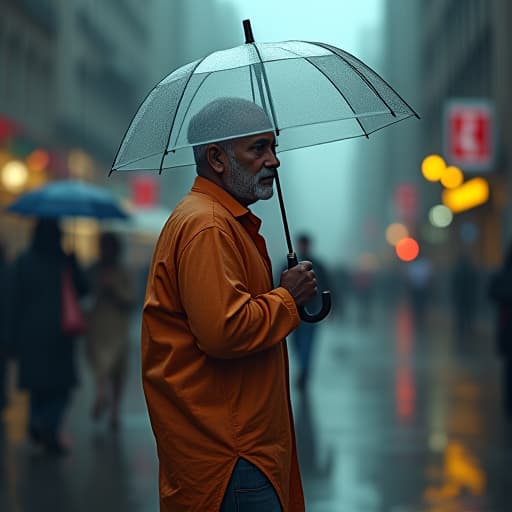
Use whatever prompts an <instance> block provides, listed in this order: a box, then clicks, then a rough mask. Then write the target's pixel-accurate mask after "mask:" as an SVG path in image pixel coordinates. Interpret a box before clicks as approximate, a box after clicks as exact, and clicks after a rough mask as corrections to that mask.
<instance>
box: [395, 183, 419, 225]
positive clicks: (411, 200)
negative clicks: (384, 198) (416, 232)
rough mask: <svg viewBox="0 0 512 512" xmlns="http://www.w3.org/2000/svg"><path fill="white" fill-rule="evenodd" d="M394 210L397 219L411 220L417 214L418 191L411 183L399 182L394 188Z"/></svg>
mask: <svg viewBox="0 0 512 512" xmlns="http://www.w3.org/2000/svg"><path fill="white" fill-rule="evenodd" d="M394 200H395V211H396V215H397V216H398V218H399V219H401V220H404V221H411V220H414V219H415V218H416V215H417V214H418V193H417V190H416V186H415V185H414V184H412V183H401V184H400V185H398V186H397V187H396V188H395V197H394Z"/></svg>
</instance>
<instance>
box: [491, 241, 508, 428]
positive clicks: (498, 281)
mask: <svg viewBox="0 0 512 512" xmlns="http://www.w3.org/2000/svg"><path fill="white" fill-rule="evenodd" d="M489 298H490V299H491V300H492V301H493V302H494V303H495V304H496V306H497V315H496V340H497V345H498V347H497V348H498V352H499V354H500V356H501V357H502V358H503V380H502V389H503V401H504V403H503V405H504V409H505V414H506V416H507V418H508V419H509V420H512V244H511V245H510V246H509V248H508V249H507V253H506V256H505V261H504V263H503V266H502V268H501V269H500V270H499V271H498V272H497V273H495V274H494V275H493V276H492V277H491V280H490V284H489Z"/></svg>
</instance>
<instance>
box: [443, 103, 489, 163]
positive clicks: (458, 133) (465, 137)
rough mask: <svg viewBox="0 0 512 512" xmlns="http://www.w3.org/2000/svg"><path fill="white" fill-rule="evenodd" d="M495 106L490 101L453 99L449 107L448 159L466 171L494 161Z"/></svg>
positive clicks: (447, 124)
mask: <svg viewBox="0 0 512 512" xmlns="http://www.w3.org/2000/svg"><path fill="white" fill-rule="evenodd" d="M493 121H494V120H493V108H492V105H491V103H490V102H488V101H477V100H460V101H450V103H449V104H448V107H447V110H446V128H445V129H446V137H445V138H446V141H445V144H446V160H447V161H448V163H449V164H450V165H456V166H458V167H460V168H461V169H462V170H463V171H486V170H489V169H490V168H491V166H492V164H493V159H494V134H493Z"/></svg>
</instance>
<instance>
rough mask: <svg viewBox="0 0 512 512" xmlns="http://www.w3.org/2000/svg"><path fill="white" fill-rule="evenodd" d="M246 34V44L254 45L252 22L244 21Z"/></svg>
mask: <svg viewBox="0 0 512 512" xmlns="http://www.w3.org/2000/svg"><path fill="white" fill-rule="evenodd" d="M242 23H243V26H244V34H245V44H250V43H254V36H253V34H252V27H251V20H244V21H243V22H242Z"/></svg>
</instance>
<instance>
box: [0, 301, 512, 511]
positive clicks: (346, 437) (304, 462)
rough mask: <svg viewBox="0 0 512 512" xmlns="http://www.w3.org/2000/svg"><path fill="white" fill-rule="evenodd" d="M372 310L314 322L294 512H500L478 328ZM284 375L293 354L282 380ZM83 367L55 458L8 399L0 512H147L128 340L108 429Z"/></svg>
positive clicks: (153, 501)
mask: <svg viewBox="0 0 512 512" xmlns="http://www.w3.org/2000/svg"><path fill="white" fill-rule="evenodd" d="M376 309H377V311H376V312H375V314H374V315H373V317H372V318H363V319H361V318H358V317H357V315H356V314H355V312H354V311H352V310H351V309H350V307H349V308H348V311H347V312H346V314H345V315H344V316H342V317H341V318H332V319H331V320H329V321H328V322H325V323H324V324H322V326H321V328H320V329H319V332H318V338H317V344H316V352H315V354H314V361H313V368H312V379H311V382H310V387H309V388H308V389H307V390H306V392H304V393H300V392H299V391H298V390H297V389H296V388H295V387H294V388H293V392H292V401H293V407H294V411H295V419H296V429H297V439H298V445H299V455H300V461H301V470H302V474H303V480H304V487H305V492H306V497H307V504H308V506H307V510H308V511H310V512H509V511H512V492H510V489H512V449H511V448H512V427H511V426H507V424H506V422H505V420H504V418H503V415H502V412H501V407H500V363H499V360H498V359H497V358H496V357H495V356H494V349H493V340H492V334H491V332H492V330H491V329H490V328H489V325H488V324H487V323H485V322H483V323H482V325H480V326H479V328H478V330H477V332H475V334H474V336H473V337H472V338H471V339H468V340H464V341H463V342H462V343H461V342H456V340H454V339H453V336H452V335H451V329H450V324H449V318H448V317H447V316H446V312H443V311H442V309H440V310H438V311H437V310H433V311H430V312H429V315H428V317H427V319H426V321H425V322H424V323H423V327H421V328H419V327H417V326H415V322H414V319H413V317H412V314H411V312H410V310H409V309H408V307H407V304H406V303H398V304H397V305H396V306H395V307H390V306H388V308H387V309H384V308H376ZM135 324H136V322H135ZM136 330H137V326H136V325H134V333H135V332H136ZM296 373H297V372H296V364H295V359H294V357H293V353H292V359H291V377H292V382H293V381H294V380H295V378H296ZM82 374H83V378H82V386H81V388H80V389H79V390H78V391H77V392H76V393H75V396H74V401H73V406H72V408H71V410H70V413H69V415H68V419H67V422H66V428H65V432H66V436H67V438H68V441H69V442H70V443H71V445H72V451H71V452H70V454H69V455H68V456H66V457H63V458H60V459H58V458H48V457H47V456H46V455H44V454H42V453H39V452H37V450H36V449H35V448H34V447H32V446H31V445H30V443H29V441H28V440H27V439H26V430H25V420H26V406H27V403H28V400H27V397H26V396H25V395H24V394H22V393H19V392H17V391H15V390H14V391H13V393H12V394H11V400H10V405H9V407H8V409H7V410H6V411H5V413H4V420H5V421H4V425H5V426H4V432H3V436H4V438H5V440H4V442H3V443H2V445H1V447H0V485H1V487H0V511H2V512H4V511H5V512H36V511H37V512H46V511H52V512H75V511H76V512H82V511H84V512H85V511H93V512H104V511H105V512H106V511H109V512H111V511H123V512H135V511H137V512H142V511H144V512H146V511H148V512H149V511H156V510H158V499H157V461H156V452H155V447H154V442H153V437H152V433H151V428H150V425H149V422H148V419H147V416H146V411H145V406H144V400H143V396H142V392H141V389H140V379H139V366H138V347H137V339H136V336H134V344H133V351H132V359H131V372H130V380H129V383H128V390H127V395H126V398H125V401H124V406H123V415H122V427H121V428H120V430H119V431H118V432H111V431H110V430H109V427H108V424H107V423H106V422H105V423H100V424H93V423H92V422H91V420H90V418H89V411H90V407H91V400H92V382H91V379H90V376H89V374H88V372H87V368H83V371H82Z"/></svg>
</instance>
